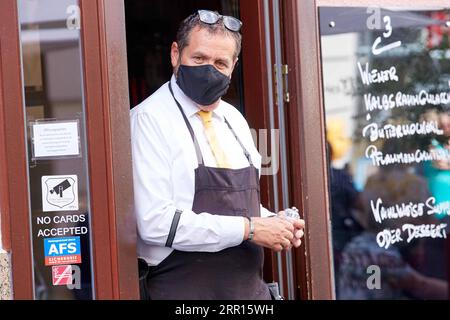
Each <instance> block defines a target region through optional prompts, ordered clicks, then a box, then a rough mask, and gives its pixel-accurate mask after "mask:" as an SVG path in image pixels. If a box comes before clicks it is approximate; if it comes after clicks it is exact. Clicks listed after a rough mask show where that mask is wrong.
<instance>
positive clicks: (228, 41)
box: [131, 10, 304, 300]
mask: <svg viewBox="0 0 450 320" xmlns="http://www.w3.org/2000/svg"><path fill="white" fill-rule="evenodd" d="M241 26H242V22H241V21H239V20H238V19H236V18H233V17H228V16H221V15H219V14H218V13H217V12H212V11H207V10H200V11H198V12H197V13H195V14H193V15H191V16H189V17H188V18H187V19H186V20H184V21H183V22H182V24H181V26H180V28H179V30H178V34H177V40H176V42H174V43H173V44H172V48H171V62H172V66H173V71H174V75H173V76H172V79H171V80H170V82H168V83H166V84H165V85H163V86H162V87H161V88H160V89H159V90H158V91H157V92H155V93H154V94H153V95H152V96H150V97H149V98H148V99H146V100H145V101H144V102H142V103H141V104H140V105H138V106H137V107H136V108H134V109H133V110H132V111H131V131H132V152H133V176H134V191H135V212H136V217H137V225H138V234H139V237H138V255H139V257H140V258H141V259H144V260H145V262H146V263H147V264H148V265H149V266H150V270H151V272H150V273H149V275H148V277H147V278H146V284H147V289H146V290H147V294H148V295H149V296H150V299H171V300H174V299H176V300H181V299H188V300H192V299H195V300H197V299H221V300H229V299H251V300H268V299H270V293H269V290H268V287H267V285H266V284H265V283H264V281H263V279H262V267H263V255H264V251H263V247H266V248H270V249H273V250H275V251H282V250H290V249H291V248H292V246H294V247H298V246H300V243H301V241H300V238H301V237H302V236H303V230H302V229H303V228H304V221H303V220H300V219H298V220H288V219H285V218H283V217H282V216H281V215H282V213H280V214H279V215H275V214H273V213H271V212H270V211H268V210H267V209H265V208H263V207H262V206H261V204H260V191H259V171H260V168H261V156H260V155H259V153H258V151H257V149H256V148H255V145H254V143H253V140H252V136H251V133H250V129H249V126H248V124H247V122H246V120H245V119H244V117H243V116H242V115H241V114H240V112H239V111H238V110H237V109H235V108H234V107H233V106H231V105H229V104H227V103H226V102H224V101H222V100H221V97H222V96H223V95H224V94H225V93H226V91H227V89H228V87H229V85H230V80H231V74H232V72H233V70H234V67H235V65H236V62H237V60H238V56H239V53H240V50H241V34H240V33H239V31H240V29H241Z"/></svg>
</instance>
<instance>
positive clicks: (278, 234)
mask: <svg viewBox="0 0 450 320" xmlns="http://www.w3.org/2000/svg"><path fill="white" fill-rule="evenodd" d="M245 220H246V226H245V236H244V239H245V240H246V239H248V235H249V222H248V220H247V219H245ZM252 222H253V224H254V227H255V235H254V237H253V240H252V241H253V242H254V243H256V244H257V245H260V246H263V247H266V248H269V249H272V250H274V251H276V252H280V251H283V250H290V249H291V248H292V245H294V246H295V245H297V244H298V246H300V243H301V242H300V243H299V242H298V241H300V240H299V239H297V240H296V237H295V236H294V233H295V232H296V228H297V229H302V228H303V227H302V224H301V223H300V222H299V221H295V222H294V221H289V220H286V219H284V218H282V217H278V216H275V217H270V218H252ZM303 226H304V223H303ZM298 235H299V234H298Z"/></svg>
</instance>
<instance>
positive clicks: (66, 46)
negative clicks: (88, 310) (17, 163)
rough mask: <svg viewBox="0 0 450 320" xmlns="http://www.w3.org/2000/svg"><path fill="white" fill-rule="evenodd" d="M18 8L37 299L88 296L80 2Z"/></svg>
mask: <svg viewBox="0 0 450 320" xmlns="http://www.w3.org/2000/svg"><path fill="white" fill-rule="evenodd" d="M18 10H19V21H20V40H21V45H22V46H21V49H22V68H23V83H24V95H25V115H26V119H25V120H26V133H27V137H28V146H27V149H28V165H29V167H28V173H29V192H30V206H31V208H30V210H31V212H30V221H31V226H32V230H31V232H32V242H33V243H32V248H33V261H34V268H33V269H34V289H35V292H34V294H35V298H36V299H37V300H52V299H69V300H74V299H92V298H93V297H94V294H93V281H92V265H91V244H90V218H89V215H90V205H89V192H88V169H87V168H88V167H87V152H86V137H85V121H84V104H83V88H82V78H83V73H82V58H81V41H80V7H79V3H78V1H77V0H19V1H18ZM37 121H38V122H37ZM36 123H39V124H42V125H44V127H45V128H46V130H47V131H46V132H44V133H43V134H42V135H41V136H40V138H42V139H43V140H41V142H39V143H40V144H39V146H40V147H42V148H43V149H45V150H46V152H47V154H46V155H47V157H42V158H37V159H35V158H33V156H32V150H33V148H34V147H35V146H36V144H37V143H38V142H37V141H38V137H36V136H35V135H34V136H33V133H34V131H33V129H34V128H36V127H33V125H34V124H36ZM74 123H75V124H77V125H76V126H74V125H73V124H74ZM69 127H71V128H72V129H68V128H69ZM58 132H59V133H58ZM61 132H64V133H67V134H69V133H72V134H71V135H67V134H61ZM69 137H71V138H69ZM77 140H78V141H77ZM68 141H71V142H72V143H73V145H75V149H76V150H79V152H76V154H75V155H74V154H69V153H68V152H66V151H64V150H65V149H64V148H63V147H62V146H64V145H65V144H67V143H68ZM77 146H81V148H79V149H78V148H76V147H77ZM58 148H59V149H58ZM58 152H60V153H62V155H63V156H55V155H56V154H58ZM64 154H66V156H64ZM57 177H59V178H57ZM60 177H62V178H60ZM68 284H70V285H74V286H73V287H71V286H70V285H69V286H68Z"/></svg>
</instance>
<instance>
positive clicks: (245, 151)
mask: <svg viewBox="0 0 450 320" xmlns="http://www.w3.org/2000/svg"><path fill="white" fill-rule="evenodd" d="M169 90H170V93H171V94H172V97H173V99H174V100H175V103H176V104H177V106H178V109H179V110H180V112H181V114H182V115H183V119H184V122H185V123H186V126H187V127H188V129H189V133H190V134H191V138H192V141H193V142H194V146H195V152H196V153H197V159H198V163H199V164H203V156H202V152H201V150H200V146H199V144H198V141H197V138H196V137H195V134H194V130H193V129H192V126H191V124H190V123H189V120H188V119H187V117H186V114H185V113H184V111H183V108H182V107H181V105H180V103H179V102H178V100H177V99H176V98H175V95H174V93H173V89H172V83H170V82H169ZM224 118H225V117H224ZM225 123H226V124H227V126H228V128H230V130H231V132H232V133H233V135H234V137H235V138H236V140H237V142H238V143H239V145H240V146H241V148H242V151H243V152H244V155H245V157H246V158H247V160H248V162H249V163H250V166H253V161H252V157H251V156H250V153H249V152H248V151H247V149H245V147H244V144H243V143H242V141H241V140H240V139H239V137H238V136H237V134H236V132H235V131H234V130H233V127H232V126H231V125H230V123H229V122H228V120H227V119H226V118H225Z"/></svg>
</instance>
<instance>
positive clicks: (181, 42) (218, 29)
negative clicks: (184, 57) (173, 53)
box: [177, 13, 242, 59]
mask: <svg viewBox="0 0 450 320" xmlns="http://www.w3.org/2000/svg"><path fill="white" fill-rule="evenodd" d="M195 27H200V28H202V29H206V30H207V31H208V32H209V33H210V34H213V35H215V34H223V35H226V36H228V37H231V38H233V40H234V41H235V43H236V51H235V54H234V58H235V59H236V58H237V57H238V56H239V54H240V53H241V48H242V35H241V34H240V33H239V32H234V31H231V30H228V29H227V28H226V27H225V25H224V24H223V20H222V19H220V20H219V21H218V22H217V23H215V24H207V23H203V22H201V21H200V17H199V15H198V13H194V14H192V15H190V16H189V17H187V18H186V19H185V20H184V21H183V22H182V23H181V24H180V27H179V29H178V32H177V44H178V50H179V51H180V54H181V53H182V52H183V50H184V48H186V47H187V46H188V45H189V37H190V35H191V31H192V30H193V29H195Z"/></svg>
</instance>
